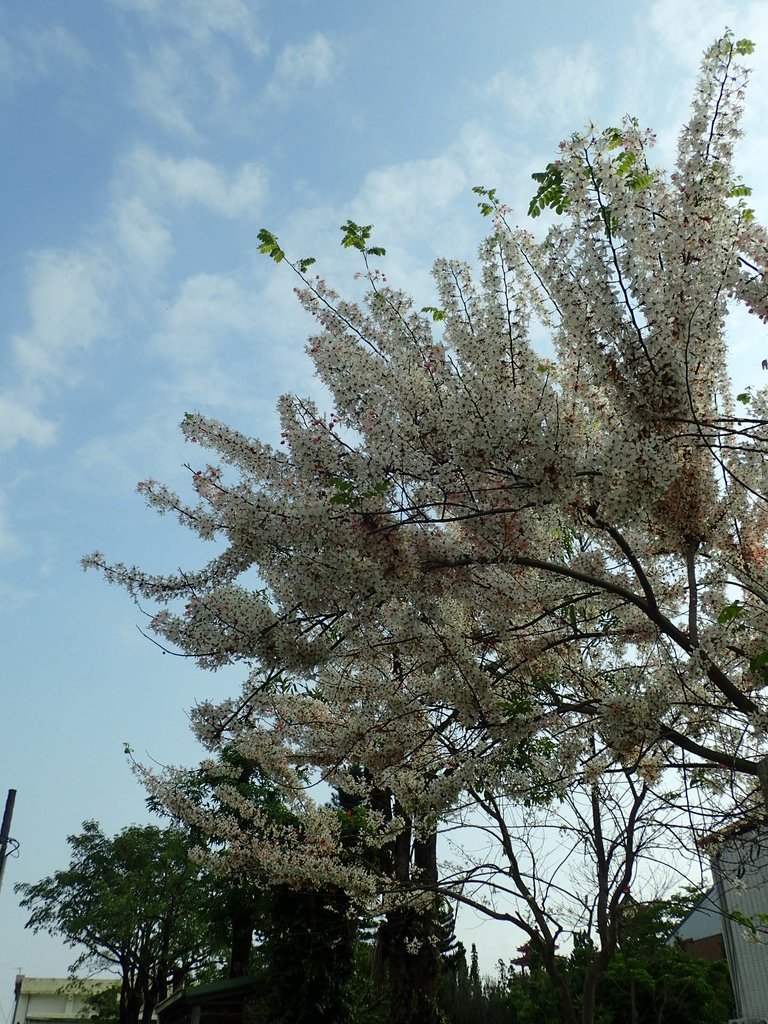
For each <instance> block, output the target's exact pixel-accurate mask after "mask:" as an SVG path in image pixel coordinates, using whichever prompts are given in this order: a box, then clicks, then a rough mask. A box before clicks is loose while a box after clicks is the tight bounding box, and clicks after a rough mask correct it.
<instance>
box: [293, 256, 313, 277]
mask: <svg viewBox="0 0 768 1024" xmlns="http://www.w3.org/2000/svg"><path fill="white" fill-rule="evenodd" d="M313 263H317V260H316V259H315V258H314V256H307V257H305V258H304V259H303V260H299V262H298V263H297V264H296V266H297V267H298V268H299V270H300V272H301V273H302V274H306V272H307V270H308V269H309V268H310V267H311V266H312V264H313Z"/></svg>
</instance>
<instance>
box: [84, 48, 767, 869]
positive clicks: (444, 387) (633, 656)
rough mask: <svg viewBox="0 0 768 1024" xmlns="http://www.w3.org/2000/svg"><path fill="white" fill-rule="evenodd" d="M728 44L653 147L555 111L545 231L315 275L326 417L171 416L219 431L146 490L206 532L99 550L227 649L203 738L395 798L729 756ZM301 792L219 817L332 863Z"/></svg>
mask: <svg viewBox="0 0 768 1024" xmlns="http://www.w3.org/2000/svg"><path fill="white" fill-rule="evenodd" d="M738 55H739V54H738V46H737V45H736V44H734V42H733V40H732V39H731V38H730V37H726V38H725V40H721V41H719V42H718V43H717V44H716V45H715V46H713V47H712V48H710V50H709V51H708V52H707V54H706V55H705V58H704V63H703V68H702V75H701V78H700V81H699V86H698V88H697V91H696V94H695V99H694V104H693V109H692V114H691V118H690V120H689V122H688V124H687V125H686V126H685V128H684V130H683V132H682V134H681V136H680V144H679V152H678V161H677V167H676V169H675V170H674V171H673V172H672V173H671V174H666V173H664V172H663V171H662V170H660V169H658V168H656V167H654V166H653V164H652V161H651V149H652V143H653V138H652V135H651V134H650V133H648V132H646V131H643V130H641V129H640V128H639V126H638V125H637V124H636V123H635V122H634V121H632V120H631V119H627V120H625V122H624V123H623V124H622V125H621V126H620V127H619V128H612V129H608V130H606V131H598V130H597V129H596V128H595V129H591V130H590V131H588V132H582V133H578V134H576V135H574V136H572V137H571V138H570V139H568V140H566V141H565V142H564V143H563V144H562V145H561V151H560V154H559V159H558V161H557V164H556V165H551V166H552V167H554V168H555V171H556V174H555V175H554V177H553V179H552V180H553V181H555V182H556V184H557V188H558V189H559V190H560V191H559V192H558V193H557V203H558V209H560V210H561V216H560V217H559V218H558V220H557V221H556V223H555V224H554V226H553V227H552V228H551V229H550V230H549V231H548V233H547V234H546V237H545V238H544V239H543V240H542V241H536V240H535V239H534V238H533V237H532V236H531V235H530V234H529V233H527V232H525V231H522V230H519V229H514V228H511V227H509V226H508V225H507V222H506V216H507V212H506V210H504V209H503V208H501V207H499V209H498V211H497V213H498V216H497V219H496V221H495V224H494V230H493V233H492V234H491V235H490V237H489V238H487V239H486V241H485V242H484V243H483V244H482V246H481V247H480V251H479V255H478V269H477V271H476V272H475V271H473V269H472V268H470V267H469V266H467V265H464V264H462V263H458V262H456V261H452V260H447V259H446V260H438V261H437V263H436V264H435V268H434V277H435V284H436V288H437V292H438V296H439V303H440V318H439V319H438V320H434V319H433V318H431V317H429V316H427V315H425V314H424V312H420V311H419V307H418V305H417V304H415V303H414V301H413V300H412V299H411V298H410V297H409V296H408V295H406V294H404V293H403V292H401V291H399V290H397V289H394V288H392V287H390V286H389V284H388V283H387V282H386V280H385V279H384V278H383V277H382V276H381V275H376V274H373V273H371V274H370V275H369V277H368V282H369V285H370V289H369V291H368V293H367V295H366V297H365V300H364V302H362V303H353V302H347V301H344V300H343V299H342V298H340V297H339V296H338V295H337V294H336V293H335V292H333V291H331V290H330V288H329V287H328V286H327V285H326V284H325V282H324V281H323V280H321V279H319V278H314V279H310V278H306V277H305V285H304V287H303V288H301V289H300V290H299V298H300V301H301V302H302V304H303V306H304V307H305V308H306V309H307V310H308V311H309V312H310V313H311V314H312V316H313V317H314V318H315V321H316V323H317V333H316V334H315V335H314V336H313V337H312V338H311V339H310V341H309V344H308V347H307V351H308V354H309V357H310V358H311V359H312V361H313V364H314V367H315V371H316V374H317V376H318V378H319V379H320V381H321V382H322V383H323V385H324V386H325V388H326V390H327V392H328V394H329V396H330V402H331V408H332V410H333V411H332V413H330V414H329V415H325V414H324V413H323V412H322V410H320V409H319V408H318V407H317V405H316V404H315V403H313V402H311V401H308V400H304V399H301V398H299V397H297V396H294V395H286V396H283V398H281V399H280V403H279V406H278V408H279V414H280V419H281V429H282V440H281V444H280V445H279V447H277V448H273V447H271V446H269V445H266V444H264V443H262V442H260V441H258V440H256V439H253V438H250V437H247V436H245V435H243V434H241V433H239V432H237V431H235V430H233V429H231V428H230V427H228V426H226V425H224V424H222V423H220V422H218V421H214V420H211V419H209V418H206V417H204V416H202V415H199V414H192V415H188V416H187V417H186V418H185V421H184V423H183V427H182V429H183V432H184V434H185V436H186V437H187V439H188V440H190V441H193V442H195V443H196V444H197V445H199V446H202V447H203V448H204V449H206V450H207V451H208V452H211V453H213V461H214V462H215V463H216V465H214V466H208V467H207V468H205V469H203V470H201V471H200V472H198V473H196V474H195V475H194V478H193V487H194V490H195V492H196V500H195V501H194V502H190V503H185V502H184V501H183V500H182V499H181V498H179V497H178V496H177V495H175V494H173V493H171V492H170V491H169V490H167V489H166V488H165V487H163V486H162V485H161V484H158V483H156V482H153V481H148V482H147V483H145V484H142V485H141V490H142V492H143V493H144V495H145V497H146V499H147V501H148V503H149V504H150V505H151V506H152V507H154V508H155V509H156V510H158V511H160V512H173V513H175V514H176V515H178V517H179V519H180V521H181V522H182V523H183V524H184V525H185V526H187V527H188V528H190V529H192V530H194V531H196V532H197V534H198V535H199V536H200V537H201V538H202V539H204V540H208V539H210V538H211V537H214V536H216V537H218V538H220V539H223V540H224V541H225V548H224V550H223V551H222V552H221V553H220V554H218V555H217V556H216V557H215V558H214V559H212V560H211V561H210V562H209V564H208V565H207V566H205V567H204V568H203V569H201V570H197V571H195V572H190V573H178V574H173V575H170V576H153V575H152V574H149V573H146V572H144V571H143V570H140V569H138V568H136V567H131V566H125V565H122V564H116V565H113V564H108V563H107V562H105V560H104V559H103V557H102V556H99V555H96V556H93V557H92V558H91V559H90V560H89V564H90V565H94V566H97V567H98V568H100V569H101V570H102V571H103V572H104V574H105V576H106V577H107V579H109V580H110V581H111V582H116V583H118V584H120V585H122V586H124V587H125V588H126V589H127V590H128V591H129V592H130V593H131V594H133V595H134V596H140V597H141V598H143V599H148V600H151V601H154V602H156V603H157V605H158V606H159V609H160V610H159V612H158V614H157V615H156V616H155V618H154V619H153V620H152V627H153V629H154V630H155V631H156V633H157V634H158V635H159V636H160V637H162V638H163V641H164V642H167V643H169V644H171V645H173V646H175V647H176V648H178V649H180V650H182V651H184V652H185V653H187V654H190V655H193V656H194V657H196V658H197V659H198V661H199V663H200V664H201V665H202V666H203V667H206V668H217V667H219V666H221V665H224V664H232V663H240V664H242V665H243V666H244V667H245V670H246V671H247V679H246V681H245V683H244V688H243V692H242V694H241V695H240V696H239V697H238V698H236V699H232V700H230V701H227V702H225V703H223V704H221V705H219V706H216V707H213V706H208V705H205V706H203V707H202V708H200V709H198V712H197V713H196V715H195V728H196V729H197V732H198V735H199V736H200V738H201V739H202V740H203V742H204V743H205V744H206V745H207V746H208V747H209V748H210V749H211V750H212V751H215V750H216V749H220V748H221V746H222V744H224V743H231V742H235V743H236V744H237V745H238V749H239V750H240V751H241V752H242V754H243V756H245V757H247V758H249V759H250V760H251V761H252V762H253V763H254V764H257V765H259V766H260V767H261V768H262V769H263V770H264V771H265V772H267V773H268V774H270V775H271V776H272V777H273V778H274V779H275V783H276V785H278V787H280V789H281V791H282V792H283V793H284V794H285V795H286V796H290V797H291V799H295V796H296V793H297V792H299V791H302V789H303V788H304V787H305V786H306V780H307V779H308V778H314V777H317V775H318V774H319V775H321V776H322V778H323V779H325V780H326V781H328V782H329V783H331V784H333V785H336V786H338V787H340V788H342V789H344V790H345V791H347V792H351V791H357V792H359V794H360V797H361V799H365V796H366V794H368V795H370V794H371V793H372V792H374V791H386V792H388V793H391V794H393V798H394V799H395V800H396V801H397V804H398V805H399V806H400V807H402V808H403V809H404V810H405V812H406V814H407V816H408V817H409V820H410V821H412V822H415V823H416V824H417V826H418V823H419V822H421V823H424V822H428V821H434V820H435V819H436V818H440V817H446V816H450V814H452V813H454V811H455V809H456V808H457V807H459V806H463V804H464V802H465V801H467V800H472V799H475V797H473V796H471V795H472V794H475V795H476V794H478V793H480V794H482V793H489V792H490V793H496V794H502V795H503V796H504V798H505V799H514V800H519V801H525V800H531V799H533V800H536V801H546V800H553V799H556V798H557V797H558V795H559V794H560V795H561V794H562V793H563V792H564V791H565V790H566V789H567V788H568V787H569V786H573V785H576V784H577V783H579V782H584V781H586V783H587V784H588V785H589V784H594V782H595V780H596V779H597V778H599V777H600V775H601V774H603V773H605V772H606V771H608V770H609V769H610V766H612V765H613V766H616V765H621V766H622V768H623V769H631V770H632V771H634V772H636V773H637V774H638V776H639V778H640V779H641V780H643V781H644V782H645V783H650V784H653V783H655V782H656V781H658V780H659V779H660V778H662V776H663V772H664V770H665V768H668V767H669V766H675V767H681V766H682V767H684V768H685V767H686V766H688V765H689V764H690V763H691V762H693V763H696V764H704V765H710V766H714V768H715V769H716V770H717V771H719V772H720V773H721V775H722V773H734V774H735V777H737V778H741V779H742V780H744V784H745V786H746V787H747V788H749V787H750V786H753V784H754V780H755V779H756V778H757V777H758V762H759V760H760V758H761V757H763V756H764V755H765V753H766V746H765V735H766V730H765V722H766V715H767V714H768V701H767V700H766V683H767V682H768V676H767V675H766V669H765V666H766V660H768V659H767V658H766V657H764V655H765V654H766V648H768V641H767V640H766V637H767V636H768V564H767V560H766V553H767V552H768V547H767V545H768V514H767V513H766V498H765V495H766V494H767V493H768V479H767V478H766V474H767V473H768V463H767V462H766V458H765V456H766V453H767V452H768V396H767V395H766V394H765V393H763V392H760V393H754V394H751V395H749V396H747V397H748V400H749V403H750V407H749V408H748V409H745V408H744V405H743V404H739V405H738V406H737V405H736V403H735V402H734V396H733V395H732V394H731V388H730V383H729V379H728V374H727V368H726V359H727V341H728V337H727V317H728V310H729V303H732V302H740V303H743V304H744V305H745V306H746V307H747V309H748V310H750V311H751V312H752V313H753V314H755V315H756V316H758V317H760V318H761V319H766V318H767V317H768V289H766V285H765V278H764V272H765V266H766V259H767V257H768V236H766V232H765V230H764V229H763V228H762V227H761V226H760V225H759V224H757V223H756V221H755V220H754V218H753V216H752V214H751V211H750V210H748V209H747V207H746V206H745V204H744V202H743V199H742V197H743V195H744V194H745V193H746V190H745V189H743V188H742V187H741V186H740V185H739V183H738V182H737V181H736V179H735V175H734V173H733V170H732V162H733V150H734V145H735V144H736V141H737V140H738V137H739V131H740V128H739V118H740V112H741V104H742V95H743V91H744V86H745V83H746V78H747V74H746V72H745V71H744V69H742V68H741V67H739V66H738V63H737V58H738ZM433 308H436V307H433ZM534 325H536V329H537V330H539V329H540V328H541V327H542V326H543V327H545V328H546V329H548V330H549V331H550V333H551V339H552V343H553V345H554V348H555V351H556V357H555V358H546V359H545V358H543V357H542V356H541V355H540V354H539V353H538V352H537V351H536V349H535V347H534V345H533V343H532V340H531V338H532V335H533V334H535V333H536V332H535V331H534V330H533V327H534ZM742 397H743V396H742ZM737 407H738V409H739V411H738V412H737V411H736V409H737ZM742 410H743V411H742ZM733 608H736V611H735V612H734V613H733V614H731V612H729V609H733ZM360 766H362V767H363V768H364V774H363V775H362V776H361V774H360V771H359V768H360ZM313 773H314V775H313ZM361 779H362V780H364V781H361ZM229 796H230V798H232V794H229ZM240 810H241V812H242V813H243V814H245V811H246V808H241V809H240ZM304 815H305V818H306V820H307V823H308V824H307V831H306V833H305V835H314V836H315V840H314V841H313V842H312V843H303V844H297V842H296V836H295V835H294V834H293V833H290V831H289V833H287V834H281V835H279V836H278V835H277V834H276V833H275V830H274V828H271V827H270V826H269V823H268V822H267V821H266V820H263V819H261V818H260V819H258V821H257V820H256V819H254V820H253V822H252V824H253V825H254V828H253V829H252V830H251V833H250V835H251V838H250V839H248V834H247V833H246V832H243V830H242V829H235V830H234V831H233V832H232V833H231V834H230V835H229V836H228V843H229V845H230V847H231V848H232V849H234V850H236V851H239V853H238V856H242V857H243V858H245V859H248V858H250V859H251V862H254V863H255V862H258V864H259V869H260V870H264V871H265V872H272V873H274V874H275V875H276V876H279V877H280V878H285V877H287V875H288V874H290V875H291V877H293V878H294V879H295V878H296V877H298V876H299V875H300V874H301V873H302V872H303V873H304V875H305V876H307V877H308V876H311V875H313V874H316V873H317V871H318V864H319V860H318V858H319V857H320V859H322V857H321V856H320V855H321V854H322V855H323V856H325V855H326V854H327V856H326V857H325V860H326V861H327V864H331V863H334V864H335V865H336V867H335V868H333V870H334V871H337V872H338V873H337V874H336V875H334V876H333V877H334V878H338V879H340V878H341V874H343V870H346V871H351V870H352V869H351V868H350V867H349V862H348V861H347V862H345V863H346V867H344V869H343V870H342V868H341V867H339V865H340V864H341V861H340V860H339V858H338V857H336V859H335V860H334V859H333V856H332V852H333V848H334V844H335V847H336V849H337V850H338V837H337V836H336V838H335V839H334V831H333V830H334V828H335V827H336V826H335V825H333V821H332V817H327V816H325V817H324V816H323V814H322V813H320V811H319V810H318V809H317V808H314V809H311V808H310V805H309V804H307V805H306V807H305V812H304ZM203 824H205V823H203ZM379 824H380V825H381V826H382V829H384V825H386V827H387V828H389V827H390V824H391V823H390V824H387V823H386V822H380V823H379ZM208 827H209V828H213V825H212V823H211V822H210V821H209V822H208ZM385 832H386V829H384V831H382V832H381V836H384V835H385ZM387 834H388V833H387ZM254 836H257V837H258V839H254V838H253V837H254ZM381 836H380V839H381V842H384V841H386V840H385V839H383V838H381ZM305 848H306V849H307V850H311V851H313V852H308V853H307V854H306V856H304V855H303V854H301V853H300V852H299V851H300V850H303V849H305ZM275 851H279V855H277V854H276V853H275ZM288 851H291V853H290V855H289V853H288ZM318 851H319V852H318ZM302 858H303V859H302ZM281 865H282V866H281ZM324 870H326V869H324ZM327 870H331V869H330V868H327ZM355 870H358V871H359V870H360V869H359V868H356V869H355ZM350 884H351V883H350ZM355 884H357V885H358V887H360V888H365V886H367V885H369V884H370V879H369V878H368V876H367V875H365V874H364V873H363V875H360V877H359V878H357V880H356V883H355Z"/></svg>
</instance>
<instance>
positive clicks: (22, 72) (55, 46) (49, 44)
mask: <svg viewBox="0 0 768 1024" xmlns="http://www.w3.org/2000/svg"><path fill="white" fill-rule="evenodd" d="M90 63H91V58H90V56H89V55H88V51H87V50H86V49H85V47H84V46H83V44H82V43H81V42H80V40H79V39H78V38H77V37H76V36H75V35H74V34H73V33H72V32H70V31H69V29H67V28H64V26H63V25H50V26H47V27H46V28H40V29H34V30H33V29H24V30H22V31H19V32H17V33H15V34H14V35H13V36H11V37H4V36H2V35H0V78H4V79H6V81H10V82H31V81H36V80H38V79H42V78H48V77H50V76H52V75H54V74H56V73H57V72H60V71H62V70H67V69H69V70H80V69H82V68H84V67H87V66H88V65H89V64H90Z"/></svg>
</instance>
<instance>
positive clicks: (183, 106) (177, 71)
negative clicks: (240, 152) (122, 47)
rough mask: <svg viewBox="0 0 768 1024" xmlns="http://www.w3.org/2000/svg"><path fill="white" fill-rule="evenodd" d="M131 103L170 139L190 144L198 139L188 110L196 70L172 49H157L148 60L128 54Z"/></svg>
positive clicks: (190, 103)
mask: <svg viewBox="0 0 768 1024" xmlns="http://www.w3.org/2000/svg"><path fill="white" fill-rule="evenodd" d="M128 64H129V67H130V68H131V70H132V72H133V80H134V81H133V102H134V105H135V106H136V107H137V108H138V109H139V110H141V111H142V112H143V113H145V114H148V115H149V116H150V117H151V118H153V119H154V120H156V121H158V122H159V123H160V124H161V125H162V126H163V128H165V129H166V130H167V131H169V132H170V133H171V134H173V135H179V136H181V137H182V138H185V139H188V140H190V141H196V140H197V139H198V138H199V136H198V132H197V129H196V128H195V126H194V124H193V123H192V118H191V116H190V112H189V108H190V107H191V106H192V102H191V99H192V97H193V96H194V93H195V88H196V77H197V71H196V69H195V68H194V67H193V66H192V65H191V64H190V63H189V62H188V61H187V60H185V59H184V58H183V57H182V55H181V54H180V53H179V52H178V51H177V50H175V49H174V48H173V47H171V46H167V45H166V46H160V47H157V48H156V49H155V50H153V51H152V52H151V54H150V55H149V58H145V57H139V56H137V55H136V54H130V55H129V57H128Z"/></svg>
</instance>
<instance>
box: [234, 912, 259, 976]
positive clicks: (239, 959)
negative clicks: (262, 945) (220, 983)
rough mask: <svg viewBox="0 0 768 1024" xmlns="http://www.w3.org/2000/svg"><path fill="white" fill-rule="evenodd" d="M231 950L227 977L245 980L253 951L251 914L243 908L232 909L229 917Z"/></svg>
mask: <svg viewBox="0 0 768 1024" xmlns="http://www.w3.org/2000/svg"><path fill="white" fill-rule="evenodd" d="M230 927H231V941H232V950H231V953H230V957H229V977H230V978H246V977H248V975H249V974H250V973H251V953H252V949H253V914H252V913H251V912H250V910H249V909H247V908H243V907H237V906H236V905H235V906H234V907H233V908H232V914H231V917H230Z"/></svg>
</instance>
